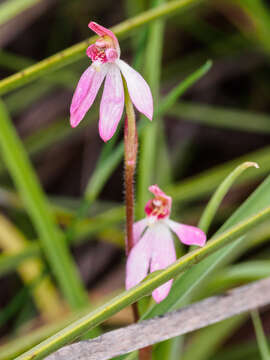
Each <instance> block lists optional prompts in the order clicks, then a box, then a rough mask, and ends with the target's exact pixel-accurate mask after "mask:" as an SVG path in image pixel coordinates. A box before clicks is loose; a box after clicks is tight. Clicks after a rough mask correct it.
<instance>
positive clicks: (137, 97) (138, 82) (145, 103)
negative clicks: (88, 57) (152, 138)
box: [116, 60, 153, 120]
mask: <svg viewBox="0 0 270 360" xmlns="http://www.w3.org/2000/svg"><path fill="white" fill-rule="evenodd" d="M116 63H117V64H118V66H119V67H120V70H121V71H122V73H123V75H124V78H125V79H126V82H127V87H128V92H129V95H130V97H131V100H132V102H133V104H134V105H135V106H136V108H137V109H138V110H139V111H140V112H141V113H143V114H144V115H145V116H146V117H148V119H149V120H152V117H153V98H152V94H151V90H150V88H149V86H148V84H147V82H146V81H145V80H144V78H143V77H142V76H141V75H140V74H139V73H138V72H137V71H135V70H134V69H132V67H130V66H129V65H128V64H127V63H125V62H124V61H123V60H117V61H116Z"/></svg>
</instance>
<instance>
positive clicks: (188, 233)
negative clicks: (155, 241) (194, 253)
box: [167, 220, 206, 246]
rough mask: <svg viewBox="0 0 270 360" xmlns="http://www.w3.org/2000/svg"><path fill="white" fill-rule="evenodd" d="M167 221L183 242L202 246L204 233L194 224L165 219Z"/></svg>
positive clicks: (204, 239)
mask: <svg viewBox="0 0 270 360" xmlns="http://www.w3.org/2000/svg"><path fill="white" fill-rule="evenodd" d="M167 223H168V225H169V226H170V228H171V229H172V231H174V232H175V234H176V235H177V236H178V238H179V240H180V241H181V242H182V243H183V244H185V245H197V246H204V244H205V242H206V235H205V233H204V232H203V231H202V230H201V229H199V228H197V227H196V226H190V225H184V224H180V223H178V222H176V221H172V220H167Z"/></svg>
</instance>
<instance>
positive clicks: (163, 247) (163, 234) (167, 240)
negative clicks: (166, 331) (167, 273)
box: [150, 223, 176, 303]
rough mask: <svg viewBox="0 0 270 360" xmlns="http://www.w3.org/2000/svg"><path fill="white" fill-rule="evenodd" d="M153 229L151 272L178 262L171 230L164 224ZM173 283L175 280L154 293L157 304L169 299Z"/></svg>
mask: <svg viewBox="0 0 270 360" xmlns="http://www.w3.org/2000/svg"><path fill="white" fill-rule="evenodd" d="M152 228H153V231H152V237H151V248H152V255H151V265H150V271H151V272H153V271H156V270H161V269H165V268H166V267H167V266H169V265H170V264H172V263H173V262H175V260H176V254H175V248H174V242H173V238H172V234H171V232H170V230H169V228H168V227H167V226H166V225H165V224H162V223H156V224H154V225H153V226H152ZM172 282H173V280H169V281H168V282H166V283H165V284H163V285H161V286H159V287H158V288H157V289H155V290H154V291H153V293H152V295H153V298H154V300H155V301H156V302H157V303H159V302H161V301H162V300H164V299H165V298H166V297H167V295H168V293H169V291H170V289H171V286H172Z"/></svg>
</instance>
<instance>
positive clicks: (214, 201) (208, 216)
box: [199, 162, 259, 233]
mask: <svg viewBox="0 0 270 360" xmlns="http://www.w3.org/2000/svg"><path fill="white" fill-rule="evenodd" d="M251 166H253V167H255V168H258V167H259V166H258V164H257V163H254V162H244V163H243V164H241V165H239V166H237V168H236V169H234V170H233V171H232V172H231V173H230V174H229V175H228V176H227V177H226V178H225V179H224V180H223V181H222V183H221V184H220V185H219V187H218V188H217V190H216V191H215V193H214V195H213V196H212V197H211V200H210V201H209V202H208V204H207V206H206V208H205V210H204V212H203V214H202V217H201V219H200V222H199V228H201V229H202V230H203V231H204V232H205V233H207V232H208V229H209V226H210V224H211V222H212V220H213V218H214V216H215V214H216V211H217V209H218V207H219V205H220V204H221V202H222V200H223V198H224V197H225V195H226V194H227V192H228V191H229V189H230V188H231V186H232V185H233V183H234V182H235V180H236V179H237V178H238V177H239V176H240V175H241V174H242V172H243V171H245V170H246V169H248V168H249V167H251Z"/></svg>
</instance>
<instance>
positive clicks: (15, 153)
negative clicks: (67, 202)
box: [0, 102, 88, 308]
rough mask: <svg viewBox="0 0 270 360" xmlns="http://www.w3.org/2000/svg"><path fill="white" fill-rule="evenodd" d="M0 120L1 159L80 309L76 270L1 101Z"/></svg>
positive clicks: (82, 300)
mask: <svg viewBox="0 0 270 360" xmlns="http://www.w3.org/2000/svg"><path fill="white" fill-rule="evenodd" d="M0 118H1V121H0V146H1V150H2V156H3V159H4V161H5V163H6V166H7V168H8V169H9V171H10V174H11V176H12V178H13V180H14V182H15V184H16V186H17V189H18V191H19V193H20V195H21V197H22V199H23V202H24V204H25V206H26V208H27V209H28V212H29V215H30V217H31V218H32V221H33V223H34V225H35V228H36V231H37V233H38V234H39V237H40V241H41V244H42V247H43V250H44V252H45V254H46V256H47V259H48V262H49V264H50V266H51V268H52V270H53V272H54V275H55V276H56V278H57V280H58V283H59V285H60V287H61V289H62V291H63V294H64V295H65V297H66V299H67V301H68V302H69V304H70V305H71V306H72V307H74V308H77V307H80V306H83V305H85V304H86V303H87V301H88V300H87V296H86V293H85V291H84V289H83V286H82V284H81V281H80V278H79V275H78V272H77V269H76V267H75V265H74V263H73V260H72V257H71V255H70V253H69V250H68V248H67V245H66V244H65V242H64V237H63V234H62V233H61V231H60V229H59V228H58V227H57V225H56V222H55V219H54V217H53V215H52V212H51V209H50V206H49V204H48V201H47V198H46V196H45V194H44V193H43V190H42V188H41V186H40V183H39V181H38V179H37V177H36V174H35V172H34V170H33V168H32V166H31V163H30V162H29V160H28V157H27V155H26V153H25V150H24V148H23V146H22V143H21V141H20V139H19V137H18V136H17V134H16V131H15V129H14V127H13V125H12V123H11V120H10V118H9V116H8V113H7V111H6V109H5V107H4V104H3V103H2V102H0Z"/></svg>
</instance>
